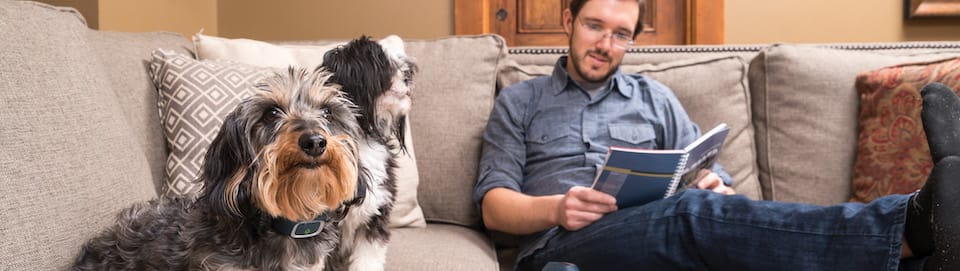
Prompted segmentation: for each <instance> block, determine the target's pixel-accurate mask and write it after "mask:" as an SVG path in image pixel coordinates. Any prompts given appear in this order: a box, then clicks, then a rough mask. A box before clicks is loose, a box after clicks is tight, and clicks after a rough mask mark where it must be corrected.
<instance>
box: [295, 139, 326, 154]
mask: <svg viewBox="0 0 960 271" xmlns="http://www.w3.org/2000/svg"><path fill="white" fill-rule="evenodd" d="M299 143H300V149H302V150H303V152H304V153H306V154H308V155H310V156H320V155H321V154H323V151H325V150H326V149H327V139H326V138H324V137H323V136H322V135H318V134H303V135H301V136H300V142H299Z"/></svg>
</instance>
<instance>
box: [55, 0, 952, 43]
mask: <svg viewBox="0 0 960 271" xmlns="http://www.w3.org/2000/svg"><path fill="white" fill-rule="evenodd" d="M48 2H58V3H57V4H66V5H74V6H77V5H81V4H82V3H83V2H84V1H83V0H49V1H48ZM97 2H99V5H95V6H98V11H99V12H98V13H99V20H96V21H97V23H98V24H99V28H100V29H104V30H112V31H174V32H180V33H183V34H184V35H185V36H187V37H189V36H191V35H193V34H194V33H196V32H197V31H199V30H200V29H201V28H204V29H205V30H204V33H206V34H209V35H218V36H225V37H233V38H240V37H242V38H252V39H262V40H304V39H347V38H353V37H356V36H358V35H360V34H367V35H372V36H374V37H382V36H385V35H388V34H398V35H400V36H401V37H404V38H418V39H419V38H437V37H443V36H447V35H452V34H453V0H405V1H385V0H352V1H334V0H274V1H262V0H99V1H97ZM725 4H726V8H725V17H726V18H725V20H726V22H725V23H726V25H725V39H726V43H728V44H749V43H771V42H793V43H824V42H884V41H919V40H960V19H939V20H911V21H904V20H903V19H902V17H903V14H902V12H903V0H855V1H851V0H839V1H838V0H725ZM79 7H80V8H81V11H84V10H82V9H83V8H85V7H84V6H82V5H81V6H79ZM87 8H88V7H87ZM88 9H89V8H88ZM87 13H91V12H89V11H88V12H85V13H84V15H87V16H90V14H87ZM88 20H89V19H88Z"/></svg>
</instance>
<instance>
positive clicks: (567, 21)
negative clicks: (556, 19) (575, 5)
mask: <svg viewBox="0 0 960 271" xmlns="http://www.w3.org/2000/svg"><path fill="white" fill-rule="evenodd" d="M563 31H564V32H567V37H569V36H571V35H572V34H573V12H572V11H570V9H569V8H568V9H564V10H563Z"/></svg>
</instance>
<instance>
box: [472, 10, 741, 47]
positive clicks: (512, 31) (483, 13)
mask: <svg viewBox="0 0 960 271" xmlns="http://www.w3.org/2000/svg"><path fill="white" fill-rule="evenodd" d="M723 2H724V1H723V0H647V12H646V14H645V16H644V19H643V20H644V31H643V32H642V33H640V34H639V35H638V36H637V44H722V43H723V37H724V33H723V14H724V10H723ZM568 6H569V0H482V1H470V0H455V1H454V25H455V27H454V30H455V34H458V35H460V34H481V33H495V34H499V35H501V36H503V37H504V39H505V40H506V41H507V44H508V45H510V46H524V45H558V46H562V45H566V44H567V36H566V33H564V32H563V25H562V23H563V22H562V17H561V16H562V12H563V10H564V9H566V8H567V7H568Z"/></svg>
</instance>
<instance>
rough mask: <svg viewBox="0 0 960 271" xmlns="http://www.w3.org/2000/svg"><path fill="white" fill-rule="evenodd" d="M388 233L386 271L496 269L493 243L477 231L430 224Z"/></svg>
mask: <svg viewBox="0 0 960 271" xmlns="http://www.w3.org/2000/svg"><path fill="white" fill-rule="evenodd" d="M390 232H391V237H390V245H389V246H388V248H389V249H388V250H387V269H388V270H424V271H426V270H437V271H441V270H443V271H447V270H498V269H497V268H498V263H497V254H496V251H495V250H494V247H493V243H491V242H490V240H489V239H487V238H486V236H484V235H483V233H481V232H479V231H476V230H473V229H470V228H467V227H463V226H457V225H447V224H438V223H430V224H427V227H426V228H401V229H392V230H391V231H390Z"/></svg>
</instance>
